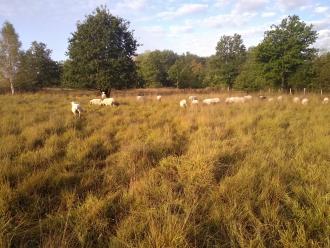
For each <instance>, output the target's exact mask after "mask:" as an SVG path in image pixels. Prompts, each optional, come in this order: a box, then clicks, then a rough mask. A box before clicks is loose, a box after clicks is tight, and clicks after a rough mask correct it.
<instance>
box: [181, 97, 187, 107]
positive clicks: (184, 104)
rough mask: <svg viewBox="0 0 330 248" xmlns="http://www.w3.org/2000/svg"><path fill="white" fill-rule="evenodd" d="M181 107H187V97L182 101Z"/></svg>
mask: <svg viewBox="0 0 330 248" xmlns="http://www.w3.org/2000/svg"><path fill="white" fill-rule="evenodd" d="M180 107H181V108H186V107H187V100H186V99H183V100H181V101H180Z"/></svg>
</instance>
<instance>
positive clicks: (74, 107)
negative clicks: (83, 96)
mask: <svg viewBox="0 0 330 248" xmlns="http://www.w3.org/2000/svg"><path fill="white" fill-rule="evenodd" d="M71 111H72V113H73V114H74V115H75V116H76V114H78V115H79V117H80V114H81V112H82V108H81V106H80V104H79V103H75V102H71Z"/></svg>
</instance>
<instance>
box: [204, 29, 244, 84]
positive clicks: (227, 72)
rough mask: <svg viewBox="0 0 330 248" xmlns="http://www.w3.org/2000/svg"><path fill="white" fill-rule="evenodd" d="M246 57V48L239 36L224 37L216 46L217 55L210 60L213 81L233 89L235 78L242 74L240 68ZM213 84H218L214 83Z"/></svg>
mask: <svg viewBox="0 0 330 248" xmlns="http://www.w3.org/2000/svg"><path fill="white" fill-rule="evenodd" d="M245 57H246V48H245V46H244V44H243V40H242V38H241V36H240V35H239V34H234V35H233V36H227V35H223V36H222V37H221V38H220V41H219V42H218V44H217V46H216V54H215V56H214V57H212V58H211V59H210V62H209V66H210V68H209V72H210V73H211V74H213V75H211V76H208V77H209V78H210V79H211V80H214V79H216V80H219V84H223V83H224V84H225V85H227V86H228V87H230V88H232V87H233V84H234V81H235V78H236V77H237V75H238V74H239V72H240V67H241V65H242V64H243V63H244V61H245ZM211 84H213V85H214V84H217V83H216V82H212V83H211Z"/></svg>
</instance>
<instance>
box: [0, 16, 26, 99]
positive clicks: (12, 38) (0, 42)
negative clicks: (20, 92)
mask: <svg viewBox="0 0 330 248" xmlns="http://www.w3.org/2000/svg"><path fill="white" fill-rule="evenodd" d="M20 47H21V42H20V41H19V39H18V34H17V33H16V31H15V28H14V26H13V25H12V24H11V23H9V22H5V23H4V24H3V27H2V29H1V31H0V72H1V75H2V77H3V78H4V79H5V80H8V81H9V84H10V88H11V93H12V94H14V93H15V88H14V80H15V77H16V74H17V68H18V64H19V56H20Z"/></svg>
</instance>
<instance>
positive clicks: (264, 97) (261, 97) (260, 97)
mask: <svg viewBox="0 0 330 248" xmlns="http://www.w3.org/2000/svg"><path fill="white" fill-rule="evenodd" d="M266 98H267V97H266V96H259V99H261V100H265V99H266Z"/></svg>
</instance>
